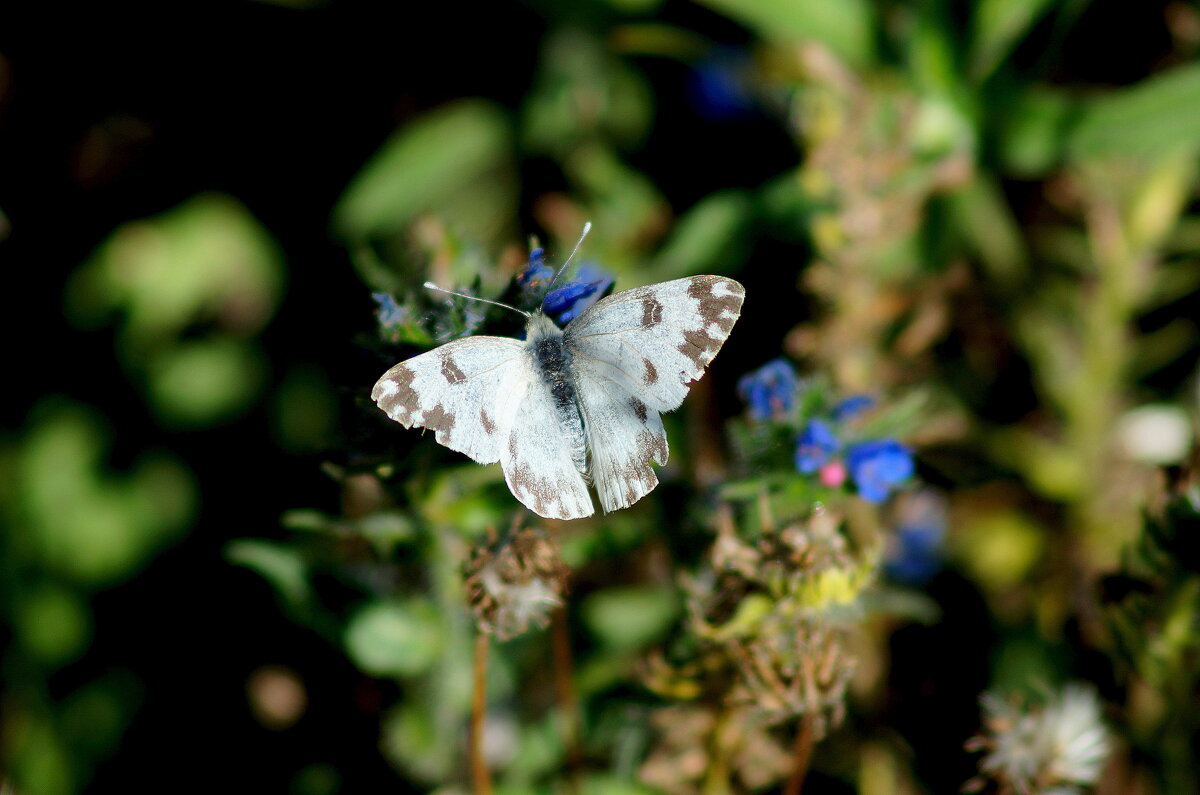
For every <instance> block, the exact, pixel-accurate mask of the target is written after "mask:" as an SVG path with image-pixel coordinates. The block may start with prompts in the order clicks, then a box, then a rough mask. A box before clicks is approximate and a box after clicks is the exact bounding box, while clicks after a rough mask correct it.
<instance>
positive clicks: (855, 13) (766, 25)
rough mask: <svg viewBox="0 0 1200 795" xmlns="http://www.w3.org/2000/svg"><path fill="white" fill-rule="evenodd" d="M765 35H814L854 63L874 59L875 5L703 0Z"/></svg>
mask: <svg viewBox="0 0 1200 795" xmlns="http://www.w3.org/2000/svg"><path fill="white" fill-rule="evenodd" d="M700 2H701V3H702V4H703V5H706V6H708V7H710V8H712V9H713V10H714V11H718V12H720V13H722V14H725V15H726V16H728V17H729V18H731V19H733V20H735V21H737V22H739V23H741V24H743V25H745V26H746V27H748V28H750V29H751V30H754V31H755V32H757V33H758V34H759V35H760V36H762V37H763V38H765V39H768V40H771V41H777V42H784V43H787V42H794V41H797V40H805V39H813V40H816V41H819V42H821V43H822V44H824V45H825V46H827V47H829V49H831V50H833V52H834V53H836V54H837V55H838V56H840V57H841V58H843V59H845V60H846V61H848V62H849V63H851V64H853V65H855V66H864V65H866V64H869V63H871V62H872V61H873V60H874V59H875V45H874V27H875V10H874V9H875V7H874V6H873V5H872V4H871V3H869V2H867V1H866V0H844V1H840V2H834V3H830V2H823V0H700Z"/></svg>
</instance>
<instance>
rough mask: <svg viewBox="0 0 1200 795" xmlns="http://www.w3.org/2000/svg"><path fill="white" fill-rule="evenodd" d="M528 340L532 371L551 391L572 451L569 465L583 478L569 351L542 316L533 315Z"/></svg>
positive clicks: (582, 442)
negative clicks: (531, 356)
mask: <svg viewBox="0 0 1200 795" xmlns="http://www.w3.org/2000/svg"><path fill="white" fill-rule="evenodd" d="M527 338H528V340H529V348H530V353H531V354H532V355H533V360H534V365H535V368H536V370H537V372H538V373H539V374H540V375H541V377H542V381H543V382H545V384H546V386H547V387H549V389H550V396H551V398H553V401H554V411H555V414H557V415H558V422H559V425H560V426H562V431H563V434H564V435H565V438H566V443H567V446H568V449H569V450H570V451H571V461H572V463H573V464H574V465H575V469H576V470H577V471H578V472H579V473H580V474H583V475H586V474H587V469H588V467H587V443H586V441H585V437H584V432H583V418H582V417H581V416H580V414H579V400H578V397H577V395H576V394H575V376H574V373H573V370H572V368H571V351H570V350H569V349H568V348H567V346H566V344H565V342H564V340H563V335H562V331H560V330H559V328H558V326H555V325H554V323H553V322H552V321H551V320H550V319H549V318H547V317H546V316H544V315H535V316H534V317H533V318H532V319H531V320H530V322H529V327H528V333H527Z"/></svg>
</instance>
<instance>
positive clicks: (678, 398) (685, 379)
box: [564, 276, 746, 412]
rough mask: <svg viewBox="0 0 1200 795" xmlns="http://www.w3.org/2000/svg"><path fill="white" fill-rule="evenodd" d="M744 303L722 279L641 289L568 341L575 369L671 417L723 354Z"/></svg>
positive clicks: (609, 305) (616, 300) (579, 321)
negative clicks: (580, 366)
mask: <svg viewBox="0 0 1200 795" xmlns="http://www.w3.org/2000/svg"><path fill="white" fill-rule="evenodd" d="M745 295H746V291H745V289H744V288H743V287H742V285H740V284H738V283H737V282H735V281H734V280H733V279H726V278H724V277H722V276H692V277H690V278H686V279H676V280H674V281H670V282H662V283H660V284H652V285H648V286H646V287H637V288H634V289H632V290H625V291H624V292H620V293H616V294H615V295H610V296H609V297H608V298H604V299H602V300H601V301H599V302H597V303H596V304H595V305H594V306H592V307H591V308H590V309H588V310H587V311H585V312H584V313H583V314H582V315H580V316H579V317H578V318H576V319H575V320H574V321H573V322H572V323H571V324H570V325H568V326H567V328H566V331H565V332H564V336H565V337H566V342H567V346H568V347H569V348H570V349H571V352H572V354H573V355H574V357H575V360H576V361H577V362H578V361H579V360H580V359H583V360H584V361H586V362H587V363H588V365H589V366H591V368H592V369H593V371H595V372H600V373H603V374H604V375H605V376H606V377H608V378H609V379H611V380H612V381H615V382H620V383H624V384H625V386H626V387H627V389H628V391H629V393H630V394H632V395H636V396H637V397H638V398H639V399H640V400H641V401H642V402H643V403H645V404H646V405H647V406H648V407H649V408H651V409H654V410H656V411H660V412H661V411H671V410H672V409H675V408H678V407H679V404H680V403H682V402H683V399H684V397H686V396H687V393H688V387H687V384H688V383H690V382H692V381H695V380H696V379H698V378H699V377H700V376H701V375H703V374H704V368H705V367H706V366H707V365H708V363H709V362H711V361H712V360H713V357H714V356H716V355H717V351H719V350H721V345H722V344H724V342H725V338H726V337H728V336H729V332H730V331H731V330H732V329H733V324H734V323H735V322H736V321H737V319H738V316H739V315H740V313H741V309H742V299H743V298H744V297H745Z"/></svg>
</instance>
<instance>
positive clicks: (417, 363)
mask: <svg viewBox="0 0 1200 795" xmlns="http://www.w3.org/2000/svg"><path fill="white" fill-rule="evenodd" d="M527 358H528V356H527V355H526V353H525V345H524V344H523V343H522V342H520V341H519V340H514V339H509V338H508V337H467V338H466V339H461V340H455V341H453V342H449V343H447V344H445V345H443V346H441V347H440V348H435V349H434V350H432V351H429V352H428V353H423V354H421V355H420V356H416V357H414V358H412V359H409V360H408V361H405V362H401V363H400V364H398V365H396V366H395V367H393V368H392V369H390V370H388V371H387V372H386V373H384V374H383V377H382V378H380V379H379V381H377V382H376V383H375V388H374V389H372V390H371V399H372V400H374V401H375V402H376V403H377V404H378V405H379V408H381V409H383V410H384V412H386V413H387V415H388V416H389V417H391V418H392V419H393V420H395V421H396V422H398V423H400V424H401V425H403V426H404V427H405V428H412V427H419V428H428V429H430V430H432V431H436V432H437V440H438V443H439V444H443V445H445V446H446V447H449V448H450V449H451V450H457V451H458V452H460V453H466V454H467V455H469V456H470V457H471V458H473V459H474V460H476V461H478V462H479V463H481V464H492V463H495V462H496V461H499V460H500V458H501V455H502V452H503V446H504V443H505V441H506V440H507V438H508V432H509V428H510V427H511V425H512V422H513V418H514V414H515V408H516V407H515V405H514V406H511V407H509V408H501V407H500V406H499V404H498V401H497V396H498V395H500V394H501V393H502V392H503V391H504V390H503V387H504V385H505V384H506V382H511V381H513V380H515V379H519V378H521V377H522V376H523V375H524V374H525V369H526V368H525V360H526V359H527Z"/></svg>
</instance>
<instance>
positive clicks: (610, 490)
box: [575, 357, 667, 512]
mask: <svg viewBox="0 0 1200 795" xmlns="http://www.w3.org/2000/svg"><path fill="white" fill-rule="evenodd" d="M575 383H576V385H577V386H576V392H577V394H578V395H579V406H580V410H581V412H582V414H583V422H584V429H585V432H586V433H587V439H588V448H589V449H590V451H591V474H592V482H593V483H594V484H595V485H596V493H597V494H598V495H599V497H600V505H601V506H602V507H603V508H604V510H605V511H606V512H608V511H615V510H618V509H620V508H627V507H629V506H630V505H633V504H634V503H635V502H637V501H638V500H640V499H641V498H642V497H644V496H646V495H647V494H649V493H650V492H651V491H652V490H653V489H654V487H655V486H657V485H658V476H657V475H656V474H654V467H652V466H650V461H651V460H653V461H655V462H656V463H658V464H659V465H662V464H665V463H667V433H666V431H665V430H663V424H662V417H660V416H659V414H658V412H657V411H655V410H654V409H652V408H650V407H649V406H647V405H646V404H645V403H644V402H642V400H641V399H639V398H638V397H637V396H635V395H633V394H631V393H630V392H629V388H628V386H627V384H626V383H625V381H624V380H623V379H621V380H614V379H612V378H611V377H610V376H608V375H606V374H605V372H604V371H603V370H601V369H599V368H596V367H593V366H592V363H591V361H590V360H588V359H586V358H584V357H576V358H575Z"/></svg>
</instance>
